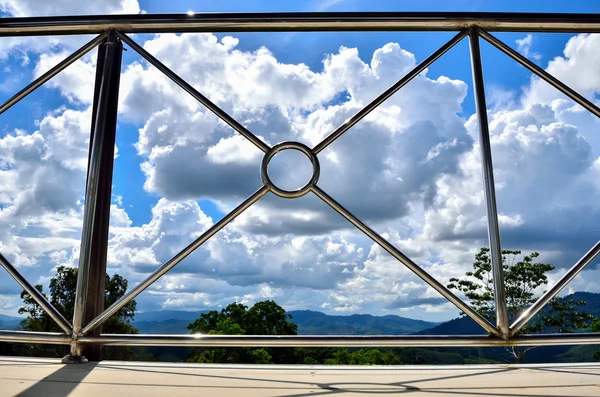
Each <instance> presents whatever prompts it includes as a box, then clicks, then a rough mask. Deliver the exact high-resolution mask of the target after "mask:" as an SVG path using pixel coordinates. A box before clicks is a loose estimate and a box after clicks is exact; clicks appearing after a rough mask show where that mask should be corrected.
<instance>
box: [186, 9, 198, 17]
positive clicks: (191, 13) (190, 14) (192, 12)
mask: <svg viewBox="0 0 600 397" xmlns="http://www.w3.org/2000/svg"><path fill="white" fill-rule="evenodd" d="M187 14H188V15H189V16H193V15H194V14H196V13H195V12H194V11H192V10H190V11H188V12H187Z"/></svg>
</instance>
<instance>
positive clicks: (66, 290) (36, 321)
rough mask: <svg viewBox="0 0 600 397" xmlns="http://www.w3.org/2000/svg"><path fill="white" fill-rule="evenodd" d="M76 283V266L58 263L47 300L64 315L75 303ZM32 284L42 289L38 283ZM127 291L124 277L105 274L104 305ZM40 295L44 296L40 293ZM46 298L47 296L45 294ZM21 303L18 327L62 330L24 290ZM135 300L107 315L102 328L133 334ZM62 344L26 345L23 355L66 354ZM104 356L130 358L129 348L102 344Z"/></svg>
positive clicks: (70, 316) (109, 358)
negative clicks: (20, 319) (20, 316)
mask: <svg viewBox="0 0 600 397" xmlns="http://www.w3.org/2000/svg"><path fill="white" fill-rule="evenodd" d="M76 286H77V269H76V268H71V267H66V266H59V267H58V269H57V271H56V275H55V276H54V277H52V279H51V280H50V285H49V289H50V303H52V305H53V306H54V307H55V308H56V309H57V310H58V311H59V312H60V313H61V314H62V315H63V316H64V317H65V318H66V319H72V318H73V308H74V304H75V290H76ZM35 288H36V289H37V290H38V291H40V292H42V294H43V288H42V286H41V285H39V284H38V285H36V286H35ZM126 291H127V280H126V279H125V278H123V277H121V276H119V275H118V274H115V275H114V276H112V277H110V276H108V275H106V281H105V295H104V306H105V307H108V306H110V305H112V304H113V303H114V302H115V301H117V300H118V299H119V298H120V297H122V296H123V295H124V294H125V292H126ZM44 296H46V295H45V294H44ZM46 298H47V296H46ZM21 299H23V306H22V307H21V308H20V309H19V314H25V315H26V316H27V317H26V318H25V319H24V320H23V321H22V322H21V327H22V328H23V329H24V330H27V331H39V332H62V330H61V328H60V327H59V326H58V325H57V324H56V323H55V322H54V321H53V320H52V318H50V316H49V315H48V314H47V313H46V312H45V311H44V310H43V309H42V308H41V307H40V306H39V305H38V304H37V303H36V302H35V300H34V299H33V298H32V297H31V295H29V294H28V293H27V292H25V291H23V292H21ZM135 308H136V302H135V300H132V301H131V302H129V303H128V304H127V305H125V306H124V307H123V308H122V309H120V310H119V311H118V312H117V313H115V315H113V316H112V317H110V318H109V319H108V320H107V321H106V322H105V323H104V325H103V332H104V333H107V334H137V333H138V331H137V329H136V328H135V327H133V326H132V325H131V321H133V318H134V316H135ZM67 349H68V348H67V347H65V346H35V345H32V346H28V347H26V351H24V352H21V354H25V355H36V356H41V355H44V356H47V355H51V356H61V355H65V354H67V352H68V350H67ZM103 357H104V359H107V360H130V359H132V358H133V349H131V348H123V347H113V346H107V347H105V348H104V354H103Z"/></svg>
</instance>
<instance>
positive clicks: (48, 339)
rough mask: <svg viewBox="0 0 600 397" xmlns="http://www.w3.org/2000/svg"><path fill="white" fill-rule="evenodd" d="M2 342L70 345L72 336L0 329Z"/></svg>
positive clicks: (0, 340)
mask: <svg viewBox="0 0 600 397" xmlns="http://www.w3.org/2000/svg"><path fill="white" fill-rule="evenodd" d="M0 342H11V343H44V344H51V345H68V344H70V343H71V338H70V337H69V336H67V335H65V334H61V333H58V332H31V331H0Z"/></svg>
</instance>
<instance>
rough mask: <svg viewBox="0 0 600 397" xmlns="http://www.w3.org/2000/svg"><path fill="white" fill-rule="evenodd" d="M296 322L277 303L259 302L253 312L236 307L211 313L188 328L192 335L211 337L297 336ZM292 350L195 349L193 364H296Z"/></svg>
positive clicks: (236, 305) (192, 357)
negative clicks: (209, 335) (200, 334)
mask: <svg viewBox="0 0 600 397" xmlns="http://www.w3.org/2000/svg"><path fill="white" fill-rule="evenodd" d="M291 318H292V316H291V315H289V314H287V313H286V312H285V310H284V309H283V308H282V307H281V306H279V305H278V304H277V303H275V302H274V301H269V300H267V301H262V302H257V303H255V304H254V306H252V307H251V308H248V306H246V305H244V304H241V303H232V304H230V305H228V306H227V307H226V308H224V309H223V310H221V311H220V312H217V311H216V310H211V311H210V312H208V313H202V314H200V317H199V318H198V319H197V320H195V321H194V322H193V323H191V324H190V325H188V329H189V330H190V331H191V332H192V333H203V334H211V335H296V334H297V326H296V324H294V323H293V322H291V321H289V320H290V319H291ZM295 353H296V352H295V350H294V349H292V348H261V349H256V348H208V349H194V350H193V352H192V354H191V358H190V359H189V361H191V362H196V363H253V364H271V363H274V364H292V363H295V362H296V359H297V357H296V354H295Z"/></svg>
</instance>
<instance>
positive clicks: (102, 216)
mask: <svg viewBox="0 0 600 397" xmlns="http://www.w3.org/2000/svg"><path fill="white" fill-rule="evenodd" d="M122 49H123V47H122V44H121V41H120V39H119V38H118V36H117V34H116V32H115V31H113V30H111V31H109V33H108V36H107V39H106V41H105V42H104V43H103V44H102V45H101V46H100V47H99V49H98V64H97V70H96V87H95V91H94V103H93V113H92V128H91V134H90V153H89V160H88V174H87V184H86V193H85V206H84V215H83V231H82V235H81V250H80V253H79V272H78V275H77V291H76V294H75V307H74V312H73V343H72V344H71V352H70V355H69V356H67V357H65V361H67V362H85V361H87V359H86V357H85V355H84V353H85V354H86V355H88V356H89V358H90V359H92V360H95V361H96V360H100V359H101V349H102V346H95V347H91V348H90V349H88V350H87V351H85V352H84V351H83V350H82V345H81V344H80V343H79V342H78V337H79V336H80V334H81V329H82V328H83V325H84V320H86V321H89V320H90V319H93V318H94V317H95V316H97V315H98V314H100V313H101V312H102V311H103V310H104V281H105V277H106V251H107V248H108V226H109V219H110V203H111V194H112V191H111V187H112V173H113V159H114V147H115V136H116V128H117V104H118V99H119V82H120V76H121V58H122ZM96 332H97V333H98V334H99V333H100V332H101V329H97V331H96Z"/></svg>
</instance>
